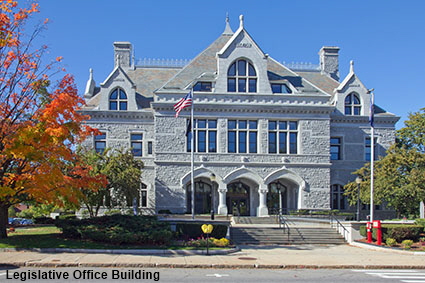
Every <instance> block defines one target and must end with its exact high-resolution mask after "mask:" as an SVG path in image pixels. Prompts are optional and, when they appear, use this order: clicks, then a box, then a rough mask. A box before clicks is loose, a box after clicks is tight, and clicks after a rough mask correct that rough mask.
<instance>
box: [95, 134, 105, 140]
mask: <svg viewBox="0 0 425 283" xmlns="http://www.w3.org/2000/svg"><path fill="white" fill-rule="evenodd" d="M94 139H95V140H106V133H103V132H102V133H100V135H98V136H94Z"/></svg>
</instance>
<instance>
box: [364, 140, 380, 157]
mask: <svg viewBox="0 0 425 283" xmlns="http://www.w3.org/2000/svg"><path fill="white" fill-rule="evenodd" d="M370 141H371V139H370V137H367V138H366V139H365V160H366V161H370V155H371V154H372V147H371V142H370ZM377 141H378V139H377V138H375V139H374V147H373V148H374V154H373V155H374V158H373V160H377V158H376V157H377V156H378V155H377V150H376V148H377Z"/></svg>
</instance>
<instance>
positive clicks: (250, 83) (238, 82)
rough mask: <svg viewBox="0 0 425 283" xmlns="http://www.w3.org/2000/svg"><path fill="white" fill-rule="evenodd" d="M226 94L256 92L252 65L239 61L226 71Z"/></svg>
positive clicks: (255, 80)
mask: <svg viewBox="0 0 425 283" xmlns="http://www.w3.org/2000/svg"><path fill="white" fill-rule="evenodd" d="M227 91H228V92H257V72H256V71H255V68H254V65H252V64H251V63H250V62H248V61H247V60H245V59H239V60H236V61H235V62H233V63H232V65H230V67H229V69H228V70H227Z"/></svg>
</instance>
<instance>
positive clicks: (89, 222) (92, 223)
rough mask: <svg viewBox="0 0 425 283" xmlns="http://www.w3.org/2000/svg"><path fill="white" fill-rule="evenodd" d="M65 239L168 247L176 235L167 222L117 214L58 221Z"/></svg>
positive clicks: (150, 217)
mask: <svg viewBox="0 0 425 283" xmlns="http://www.w3.org/2000/svg"><path fill="white" fill-rule="evenodd" d="M56 226H57V227H59V228H60V229H61V230H62V232H63V235H64V236H65V237H66V238H80V239H88V240H92V241H100V242H107V243H112V244H139V245H146V244H149V245H151V244H153V245H158V244H168V243H169V242H170V241H171V240H172V238H173V236H174V235H173V232H172V231H171V229H170V225H169V224H168V223H164V222H160V221H158V220H157V218H156V217H155V216H131V215H120V214H114V215H110V216H101V217H94V218H87V219H82V220H79V219H59V220H57V221H56Z"/></svg>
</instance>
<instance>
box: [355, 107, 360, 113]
mask: <svg viewBox="0 0 425 283" xmlns="http://www.w3.org/2000/svg"><path fill="white" fill-rule="evenodd" d="M354 115H360V107H359V106H354Z"/></svg>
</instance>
